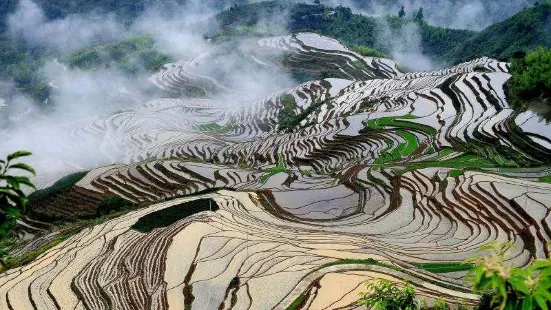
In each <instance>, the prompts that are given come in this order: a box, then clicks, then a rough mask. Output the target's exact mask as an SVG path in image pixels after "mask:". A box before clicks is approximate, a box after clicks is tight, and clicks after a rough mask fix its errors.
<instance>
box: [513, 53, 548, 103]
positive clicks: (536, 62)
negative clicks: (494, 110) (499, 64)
mask: <svg viewBox="0 0 551 310" xmlns="http://www.w3.org/2000/svg"><path fill="white" fill-rule="evenodd" d="M511 75H512V77H511V80H510V82H509V90H510V92H511V95H512V96H513V104H515V105H517V106H519V105H522V102H524V101H528V100H533V99H539V100H540V101H542V102H543V101H546V102H547V104H549V105H551V102H550V101H549V100H550V98H551V49H549V48H545V47H540V48H538V49H536V50H534V51H531V52H528V53H527V54H526V55H525V56H524V57H520V58H516V59H515V60H513V62H512V65H511Z"/></svg>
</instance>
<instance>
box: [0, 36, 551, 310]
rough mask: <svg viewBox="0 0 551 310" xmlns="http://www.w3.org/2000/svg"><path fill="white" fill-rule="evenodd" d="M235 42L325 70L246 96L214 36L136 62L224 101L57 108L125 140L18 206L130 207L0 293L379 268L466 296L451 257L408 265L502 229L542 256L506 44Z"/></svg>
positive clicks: (540, 159) (135, 297)
mask: <svg viewBox="0 0 551 310" xmlns="http://www.w3.org/2000/svg"><path fill="white" fill-rule="evenodd" d="M249 43H250V44H249V45H248V49H246V50H236V51H235V52H239V53H242V54H244V57H243V59H248V61H249V62H251V63H252V64H253V65H254V68H255V69H256V70H254V71H261V70H266V69H270V68H271V67H272V66H273V64H274V62H273V58H272V57H271V56H273V53H274V52H278V51H280V52H285V53H287V54H289V55H291V56H290V57H289V58H288V61H289V63H290V64H292V65H294V66H296V67H301V66H302V67H306V68H307V69H308V70H312V71H315V70H323V68H324V67H331V71H335V72H340V74H341V76H340V77H341V78H327V79H322V80H312V81H308V82H306V83H301V84H294V85H292V86H291V87H284V88H280V89H279V90H278V91H275V92H270V93H269V95H267V96H266V97H264V98H261V99H258V98H251V97H248V96H247V95H248V92H247V91H239V89H234V88H232V86H235V84H232V81H233V80H235V79H238V80H244V79H245V78H244V77H239V78H231V79H228V78H225V75H224V74H220V71H221V70H220V69H224V67H223V66H220V63H221V62H223V61H224V60H226V59H227V56H224V55H225V54H224V53H226V52H227V50H228V49H229V48H228V45H221V46H219V48H220V49H222V51H213V52H212V53H208V54H203V55H201V56H199V57H196V58H194V59H192V60H181V61H177V62H174V63H170V64H166V65H165V66H164V68H163V69H162V70H161V71H159V72H157V73H156V74H155V75H153V76H151V77H150V79H149V81H150V82H151V83H153V85H155V86H156V87H158V88H160V89H162V90H164V91H166V92H174V93H178V92H180V91H181V90H182V89H186V88H188V87H196V88H201V89H202V90H203V91H204V92H206V93H207V92H208V93H212V92H213V91H214V92H217V93H223V92H229V93H233V94H235V93H237V94H238V95H239V102H237V103H235V104H234V103H232V104H228V102H227V101H226V100H224V99H215V97H214V98H204V99H201V100H197V99H189V98H166V97H164V98H159V99H154V100H151V101H148V102H144V103H141V104H136V105H135V106H132V107H130V108H129V109H128V110H125V111H118V112H114V113H112V114H109V115H103V116H101V117H98V118H93V119H90V118H86V119H84V120H82V121H78V122H75V123H63V124H58V125H57V126H58V127H59V129H60V131H61V132H66V135H67V136H68V137H69V138H70V139H71V142H73V141H78V140H84V141H89V140H88V139H90V137H95V138H97V139H99V140H101V141H100V142H101V145H102V147H101V151H102V154H103V156H106V157H116V154H123V155H122V156H123V158H118V159H117V162H116V163H117V164H113V165H110V166H106V167H101V168H95V169H92V170H91V171H90V172H88V173H86V175H84V176H83V177H82V178H80V179H79V180H78V181H77V183H75V184H74V185H72V187H71V188H64V189H63V191H57V192H54V191H45V192H50V193H54V194H52V195H53V197H51V196H48V195H44V196H42V197H41V203H40V205H38V206H36V205H31V209H32V212H31V216H33V214H34V215H39V214H42V215H50V214H53V215H59V216H61V217H63V216H69V217H70V216H78V213H77V212H86V213H88V214H96V213H97V210H96V209H94V208H98V206H97V202H98V201H101V200H104V199H112V198H113V197H118V199H123V200H124V201H129V202H132V203H134V204H136V206H140V207H136V208H135V209H134V210H132V211H128V212H127V213H124V214H119V216H116V217H114V218H110V219H109V220H107V221H105V222H99V223H93V224H90V225H89V226H85V227H84V229H82V230H81V231H80V232H75V233H74V234H73V235H71V236H68V239H66V240H64V241H62V242H61V243H59V244H57V245H56V246H55V247H53V248H51V249H49V250H48V251H47V252H45V253H44V254H43V255H41V256H39V257H38V258H36V259H35V260H32V261H31V262H29V263H28V265H26V266H24V267H20V268H13V269H10V270H8V271H6V272H5V273H3V274H0V308H2V309H45V308H48V309H49V308H51V309H55V308H62V309H110V308H112V309H127V308H133V309H169V308H170V309H205V310H210V309H225V310H230V309H262V310H264V309H266V310H268V309H357V306H356V305H355V304H356V302H357V300H358V298H359V295H358V293H359V292H360V291H362V290H364V286H363V285H362V283H363V282H364V281H366V280H368V279H371V278H377V277H385V278H390V279H392V280H393V281H396V282H403V281H405V280H406V279H407V280H408V281H409V282H410V283H411V285H412V286H414V287H415V288H416V290H417V291H418V292H420V294H419V295H421V296H423V297H425V296H427V297H429V298H443V299H445V300H446V301H448V302H450V303H455V304H457V303H459V302H460V301H462V302H465V303H467V304H470V305H472V304H475V303H476V302H477V300H478V299H479V296H477V295H474V294H470V293H469V292H470V290H469V288H468V287H467V284H466V283H465V282H463V281H462V280H461V279H462V278H463V276H464V274H465V270H463V271H453V272H451V271H446V270H442V272H433V271H434V270H432V271H431V270H429V269H422V268H415V266H420V264H419V263H428V264H430V263H436V264H439V265H440V266H457V264H458V263H460V262H461V261H463V260H464V259H466V258H468V257H472V256H476V255H480V254H481V253H480V252H479V251H477V249H478V248H479V247H480V246H481V245H483V244H486V243H488V242H492V241H496V242H506V241H509V242H515V244H516V245H517V246H516V247H514V248H513V249H512V250H511V251H512V253H511V255H510V256H508V257H507V260H508V262H510V263H512V264H514V265H518V266H525V265H527V264H528V263H530V262H531V261H533V260H534V259H536V258H541V257H546V256H547V255H548V254H547V253H549V245H548V243H547V241H548V240H549V239H550V238H551V230H550V229H549V227H550V225H551V215H550V207H549V206H550V205H551V184H546V183H544V182H538V181H537V180H538V178H539V177H546V176H549V174H550V167H549V156H551V130H549V126H548V125H546V124H545V123H541V122H539V121H538V119H537V118H535V117H534V116H533V115H531V114H530V113H522V114H519V113H518V112H515V111H514V110H512V109H511V108H510V106H509V104H508V102H507V97H506V95H505V92H504V84H505V83H506V81H507V79H508V78H509V74H508V73H507V72H508V67H509V66H508V64H507V63H504V62H499V61H496V60H494V59H489V58H480V59H476V60H473V61H471V62H467V63H463V64H460V65H458V66H454V67H450V68H447V69H444V70H439V71H431V72H415V73H401V72H399V71H398V70H397V69H396V65H395V63H394V62H393V61H391V60H388V59H383V58H373V57H362V56H360V55H358V54H356V53H354V52H352V51H350V50H349V49H347V48H346V47H344V46H342V45H341V44H340V43H339V42H338V41H336V40H334V39H331V38H326V37H323V36H320V35H318V34H314V33H296V34H292V35H285V36H278V37H268V38H258V39H256V40H252V39H250V40H249ZM222 52H224V53H222ZM205 67H207V68H205ZM213 67H214V69H215V70H205V69H209V68H213ZM262 68H264V69H262ZM226 69H229V70H233V69H234V67H231V66H230V67H229V68H226ZM60 87H64V86H63V85H60ZM289 118H292V121H290V122H285V121H286V120H287V119H289ZM283 122H285V123H286V124H287V125H286V127H287V128H286V129H287V130H285V131H284V130H281V128H280V125H281V124H282V123H283ZM35 130H36V131H37V132H38V133H39V132H40V130H41V128H36V129H35ZM38 133H37V136H38ZM68 145H71V146H72V147H74V148H78V144H75V143H68ZM75 160H78V159H75ZM123 163H124V164H123ZM63 164H65V165H67V166H69V167H74V166H76V163H74V162H71V161H69V160H67V161H65V162H63ZM197 199H212V200H213V205H214V208H212V209H211V205H209V206H208V207H209V209H208V210H209V211H206V210H207V205H206V204H205V203H204V202H205V201H204V200H199V201H196V202H194V201H195V200H197ZM200 201H203V203H201V202H200ZM209 201H210V200H209ZM182 203H186V206H189V207H190V209H191V210H189V211H190V212H185V213H184V214H182V212H181V211H179V210H181V207H182V206H183V205H182ZM201 210H205V211H203V212H200V211H201ZM191 211H193V212H191ZM165 215H169V217H168V218H169V219H170V220H169V221H168V220H163V217H164V216H165ZM165 219H166V218H165ZM137 223H140V225H141V226H142V227H144V226H145V227H154V228H155V229H152V230H150V231H149V230H148V231H143V230H139V229H136V225H137ZM22 229H27V230H32V222H31V224H30V225H29V226H24V227H23V228H22ZM72 231H78V229H74V227H73V230H72ZM36 233H37V232H36V231H31V232H30V233H29V235H32V234H36ZM48 237H51V234H44V235H43V236H42V237H39V238H38V239H37V241H36V242H35V241H33V242H32V243H30V246H28V247H26V250H27V251H29V250H31V251H32V250H33V245H34V246H35V245H37V244H38V245H40V244H43V243H41V242H40V240H42V239H44V238H48ZM20 253H21V251H20ZM444 269H445V268H444ZM297 305H299V306H298V307H297Z"/></svg>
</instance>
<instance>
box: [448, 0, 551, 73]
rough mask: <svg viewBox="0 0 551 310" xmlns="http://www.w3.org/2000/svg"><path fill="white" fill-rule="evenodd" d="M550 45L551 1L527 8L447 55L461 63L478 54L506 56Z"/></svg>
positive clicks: (501, 57) (473, 37) (485, 30)
mask: <svg viewBox="0 0 551 310" xmlns="http://www.w3.org/2000/svg"><path fill="white" fill-rule="evenodd" d="M538 46H549V47H551V2H547V3H544V4H537V5H535V6H533V7H531V8H526V9H524V10H522V11H521V12H519V13H517V14H515V15H514V16H512V17H511V18H509V19H507V20H504V21H502V22H500V23H497V24H494V25H492V26H490V27H488V28H486V29H484V30H483V31H481V32H479V33H477V34H475V35H474V36H472V37H471V38H470V39H468V40H467V41H465V42H464V43H462V44H459V45H458V46H457V47H456V48H454V49H453V50H452V51H451V52H450V53H449V54H448V55H446V58H448V59H453V60H454V61H455V62H461V61H463V60H466V59H469V58H475V57H476V56H481V55H484V56H490V57H496V58H500V59H507V58H509V57H511V55H512V54H513V53H514V52H516V51H527V50H531V49H534V48H536V47H538Z"/></svg>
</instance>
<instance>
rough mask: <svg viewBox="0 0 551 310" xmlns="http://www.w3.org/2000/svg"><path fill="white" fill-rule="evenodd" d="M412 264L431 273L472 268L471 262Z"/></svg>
mask: <svg viewBox="0 0 551 310" xmlns="http://www.w3.org/2000/svg"><path fill="white" fill-rule="evenodd" d="M411 264H412V265H413V266H416V267H419V268H422V269H424V270H426V271H429V272H432V273H446V272H456V271H469V270H471V269H472V268H473V265H471V264H465V263H457V262H453V263H411Z"/></svg>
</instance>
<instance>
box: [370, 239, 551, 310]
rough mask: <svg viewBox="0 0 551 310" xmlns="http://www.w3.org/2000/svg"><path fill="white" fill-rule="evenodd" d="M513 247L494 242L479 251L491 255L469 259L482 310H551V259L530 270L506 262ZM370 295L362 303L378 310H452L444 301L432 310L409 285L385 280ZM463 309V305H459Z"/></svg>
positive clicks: (374, 283) (470, 275) (376, 282)
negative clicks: (398, 284)
mask: <svg viewBox="0 0 551 310" xmlns="http://www.w3.org/2000/svg"><path fill="white" fill-rule="evenodd" d="M512 246H513V244H510V243H491V244H488V245H486V246H484V247H482V248H480V250H479V251H481V252H482V251H487V252H489V254H487V255H485V256H481V257H475V258H471V259H469V260H468V262H469V263H470V264H473V266H474V267H473V268H471V269H470V270H469V272H468V273H467V279H469V280H470V281H471V283H472V290H473V293H475V294H480V295H481V296H482V297H481V300H480V303H479V306H478V309H480V310H496V309H499V310H532V309H534V310H548V309H551V258H547V259H538V260H536V261H534V262H533V263H532V264H531V265H530V266H528V267H526V268H520V267H514V266H513V265H512V264H511V263H506V256H507V250H508V249H510V248H511V247H512ZM366 285H367V292H363V293H361V294H360V296H361V298H360V304H362V305H365V306H367V307H369V308H370V309H374V310H384V309H388V310H393V309H397V310H398V309H404V310H405V309H408V310H410V309H450V306H449V305H448V304H446V302H444V301H443V300H441V299H438V300H436V302H435V303H434V304H433V305H432V307H427V305H426V301H425V302H422V303H420V302H419V301H418V300H416V298H415V297H416V293H415V290H414V289H413V287H412V286H411V285H410V284H409V283H407V282H406V284H405V286H404V288H402V289H400V288H399V287H398V286H397V285H396V283H394V282H392V281H389V280H385V279H373V280H371V281H367V282H366ZM459 307H460V308H462V306H459Z"/></svg>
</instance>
